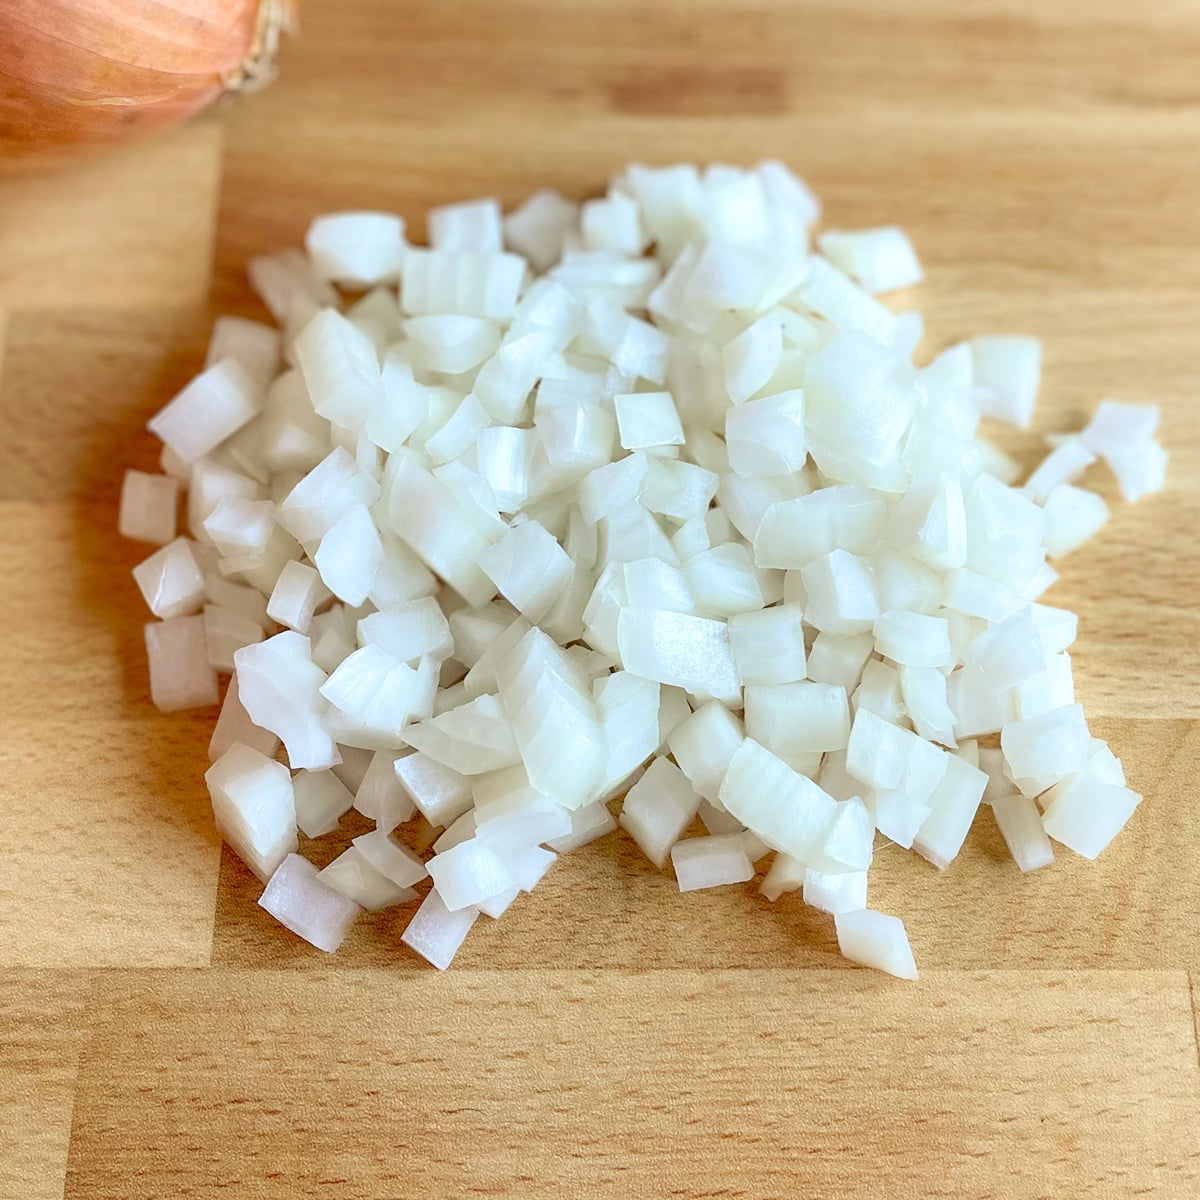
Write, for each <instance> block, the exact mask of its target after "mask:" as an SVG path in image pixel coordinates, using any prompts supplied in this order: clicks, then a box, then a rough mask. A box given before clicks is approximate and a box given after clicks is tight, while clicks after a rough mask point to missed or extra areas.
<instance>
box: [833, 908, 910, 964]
mask: <svg viewBox="0 0 1200 1200" xmlns="http://www.w3.org/2000/svg"><path fill="white" fill-rule="evenodd" d="M834 922H835V924H836V926H837V939H838V949H839V950H840V951H841V952H842V954H843V955H844V956H845V957H846V958H848V959H849V960H850V961H851V962H856V963H859V964H860V965H862V966H864V967H874V968H875V969H876V970H878V971H886V972H887V974H889V975H895V976H896V978H897V979H916V978H917V964H916V962H915V961H914V960H913V954H912V949H911V947H910V946H909V944H908V934H907V933H906V932H905V930H904V922H903V921H901V920H900V918H899V917H891V916H888V915H887V914H886V913H881V912H874V911H873V910H871V909H869V908H865V909H861V910H859V911H856V912H845V913H838V914H837V915H836V916H835V917H834Z"/></svg>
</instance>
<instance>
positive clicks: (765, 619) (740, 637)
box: [729, 604, 870, 685]
mask: <svg viewBox="0 0 1200 1200" xmlns="http://www.w3.org/2000/svg"><path fill="white" fill-rule="evenodd" d="M729 645H730V650H731V651H732V653H733V661H734V665H735V666H736V668H737V672H738V674H739V676H740V677H741V679H742V682H743V683H745V684H747V685H750V684H763V685H766V684H781V683H794V682H797V681H798V680H801V679H803V678H804V677H805V671H806V668H807V660H806V655H805V649H804V624H803V613H802V612H801V609H800V606H799V605H798V604H781V605H778V606H776V607H774V608H764V609H762V610H761V611H758V612H741V613H736V614H734V615H733V616H731V617H730V618H729ZM867 653H870V648H869V647H868V650H867ZM863 657H864V658H865V657H866V655H864V656H863Z"/></svg>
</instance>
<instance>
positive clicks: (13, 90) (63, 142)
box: [0, 0, 294, 169]
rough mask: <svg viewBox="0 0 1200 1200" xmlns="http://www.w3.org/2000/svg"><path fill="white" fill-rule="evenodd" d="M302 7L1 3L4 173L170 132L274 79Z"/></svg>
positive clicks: (269, 2) (227, 2)
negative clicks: (286, 34)
mask: <svg viewBox="0 0 1200 1200" xmlns="http://www.w3.org/2000/svg"><path fill="white" fill-rule="evenodd" d="M293 6H294V0H286V2H281V0H157V2H156V0H3V3H0V169H13V168H17V169H20V168H21V167H24V166H30V165H36V164H41V163H46V162H53V161H56V160H61V159H64V158H70V157H73V156H75V155H76V154H78V153H81V152H84V151H87V150H94V149H96V148H101V147H104V146H107V145H111V144H113V143H116V142H120V141H123V140H125V139H126V138H129V137H133V136H138V135H141V134H145V133H150V132H152V131H154V130H156V129H162V128H165V127H166V126H169V125H173V124H175V123H176V122H178V121H182V120H184V119H185V118H186V117H189V116H191V115H193V114H194V113H197V112H199V111H200V110H202V109H204V108H205V107H207V106H208V105H209V104H211V103H212V102H213V101H214V100H216V99H218V98H219V97H220V96H222V95H223V94H225V93H227V92H230V91H236V90H238V89H239V88H241V87H243V86H246V85H247V84H251V83H256V82H261V81H263V80H264V77H266V78H269V76H270V60H271V57H272V54H273V51H274V49H275V46H276V44H277V39H278V34H279V31H280V29H281V28H284V27H286V26H287V24H288V22H289V18H290V16H291V13H292V8H293Z"/></svg>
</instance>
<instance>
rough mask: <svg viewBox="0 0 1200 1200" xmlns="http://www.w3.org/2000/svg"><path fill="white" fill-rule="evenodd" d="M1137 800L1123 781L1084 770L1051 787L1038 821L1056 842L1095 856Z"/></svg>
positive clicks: (1139, 801) (1139, 798)
mask: <svg viewBox="0 0 1200 1200" xmlns="http://www.w3.org/2000/svg"><path fill="white" fill-rule="evenodd" d="M1141 800H1142V798H1141V796H1139V795H1138V793H1137V792H1135V791H1132V790H1131V789H1129V788H1127V787H1125V786H1123V782H1122V783H1117V782H1115V781H1111V782H1101V781H1100V780H1098V779H1096V778H1094V777H1093V778H1089V776H1088V774H1087V773H1084V774H1081V775H1080V776H1078V777H1077V778H1076V779H1075V780H1073V781H1072V782H1070V783H1068V784H1064V785H1063V786H1062V787H1061V788H1055V789H1054V796H1053V799H1052V800H1051V801H1050V803H1049V804H1048V805H1047V806H1046V811H1045V813H1044V814H1043V815H1042V825H1043V827H1044V828H1045V831H1046V833H1048V834H1049V835H1050V837H1052V838H1053V839H1054V840H1055V841H1056V842H1061V843H1062V844H1063V845H1064V846H1067V847H1068V848H1069V849H1071V850H1074V851H1075V853H1076V854H1081V855H1082V856H1083V857H1084V858H1095V857H1096V856H1097V855H1099V853H1100V852H1101V851H1102V850H1103V849H1104V848H1105V847H1106V846H1108V844H1109V843H1110V842H1111V841H1112V840H1113V838H1114V837H1116V836H1117V834H1118V833H1120V832H1121V830H1122V829H1123V828H1124V827H1125V825H1126V823H1127V822H1128V821H1129V818H1130V817H1132V816H1133V811H1134V809H1136V808H1137V806H1138V805H1139V804H1140V803H1141Z"/></svg>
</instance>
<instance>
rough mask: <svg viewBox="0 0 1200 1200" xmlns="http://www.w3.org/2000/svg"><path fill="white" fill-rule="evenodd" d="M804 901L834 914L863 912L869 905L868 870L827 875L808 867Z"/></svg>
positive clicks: (805, 873)
mask: <svg viewBox="0 0 1200 1200" xmlns="http://www.w3.org/2000/svg"><path fill="white" fill-rule="evenodd" d="M804 903H805V904H808V905H810V906H811V907H812V908H819V909H820V910H821V911H822V912H827V913H831V914H832V915H834V916H837V915H838V914H839V913H853V912H861V911H862V910H863V909H865V908H866V907H867V872H866V871H845V872H843V873H842V874H839V875H825V874H822V873H821V872H820V871H814V870H813V869H812V868H811V867H810V868H807V869H806V870H805V872H804ZM869 965H874V964H869Z"/></svg>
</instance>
